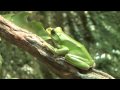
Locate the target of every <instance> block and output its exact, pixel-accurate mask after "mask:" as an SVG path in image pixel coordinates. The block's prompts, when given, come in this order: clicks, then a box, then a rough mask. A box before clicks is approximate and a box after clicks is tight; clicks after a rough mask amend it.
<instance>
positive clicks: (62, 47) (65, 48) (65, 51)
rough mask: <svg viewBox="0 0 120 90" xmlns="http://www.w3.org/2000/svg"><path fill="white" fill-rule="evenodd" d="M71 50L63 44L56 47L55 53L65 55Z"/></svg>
mask: <svg viewBox="0 0 120 90" xmlns="http://www.w3.org/2000/svg"><path fill="white" fill-rule="evenodd" d="M68 52H69V49H68V48H67V47H65V46H61V48H59V49H58V48H54V54H55V55H65V54H67V53H68Z"/></svg>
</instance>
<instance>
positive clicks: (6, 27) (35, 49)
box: [0, 16, 113, 79]
mask: <svg viewBox="0 0 120 90" xmlns="http://www.w3.org/2000/svg"><path fill="white" fill-rule="evenodd" d="M0 36H1V37H2V38H4V39H5V40H7V41H9V42H10V43H12V44H14V45H16V46H18V47H20V48H22V49H24V50H25V51H27V52H29V53H30V54H31V55H33V56H35V57H37V58H42V60H41V62H43V63H44V64H45V65H46V66H47V67H48V68H50V70H52V71H53V72H54V73H55V74H57V75H58V76H60V77H61V78H70V79H72V78H73V79H78V78H81V79H113V77H112V76H111V75H109V74H107V73H104V72H102V71H99V70H95V69H92V70H90V71H87V72H85V73H82V72H81V71H80V70H78V69H76V68H74V67H73V66H72V65H69V64H68V63H66V62H65V60H64V57H57V58H55V57H54V55H53V54H52V53H50V52H49V50H48V49H47V45H49V44H48V43H47V42H46V41H44V40H43V39H42V38H40V37H38V36H37V35H35V34H33V33H31V32H28V31H27V30H25V29H22V28H20V27H18V26H16V25H15V24H13V23H11V22H9V21H8V20H6V19H4V18H3V17H2V16H0Z"/></svg>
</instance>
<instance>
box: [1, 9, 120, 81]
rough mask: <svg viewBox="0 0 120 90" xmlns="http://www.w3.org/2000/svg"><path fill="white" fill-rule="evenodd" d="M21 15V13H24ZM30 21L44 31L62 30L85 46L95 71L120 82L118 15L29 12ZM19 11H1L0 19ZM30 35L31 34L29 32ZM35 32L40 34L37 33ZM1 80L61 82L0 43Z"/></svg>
mask: <svg viewBox="0 0 120 90" xmlns="http://www.w3.org/2000/svg"><path fill="white" fill-rule="evenodd" d="M21 12H22V11H21ZM27 12H29V13H31V15H30V17H29V19H30V20H35V21H38V22H41V23H42V24H43V25H44V28H47V27H50V26H51V27H57V26H60V27H62V28H63V29H64V31H65V32H66V33H67V34H69V35H70V36H71V37H73V38H75V39H76V40H78V41H80V42H81V43H83V44H84V45H85V46H86V48H87V49H88V51H89V52H90V54H91V55H92V57H93V58H94V60H95V62H96V65H97V66H96V68H97V69H100V70H103V71H105V72H107V73H109V74H111V75H112V76H114V77H115V78H120V65H119V64H120V61H119V60H120V47H119V46H120V35H119V34H120V30H119V28H120V12H119V11H89V12H88V11H34V12H32V11H27ZM10 13H11V14H13V13H15V14H17V13H20V11H8V12H7V11H1V12H0V14H1V15H5V14H10ZM30 31H31V30H30ZM32 32H34V33H36V34H38V35H39V34H40V32H39V30H37V29H35V30H33V31H32ZM0 78H25V79H28V78H29V79H33V78H41V79H43V78H59V77H58V76H56V75H55V74H54V73H53V72H51V71H50V70H49V69H48V68H47V66H45V65H43V64H42V63H40V62H39V60H36V58H35V57H33V56H31V55H30V54H28V53H27V52H25V51H24V50H22V49H20V48H17V47H16V46H14V45H12V44H10V43H9V42H7V41H5V40H4V39H1V40H0Z"/></svg>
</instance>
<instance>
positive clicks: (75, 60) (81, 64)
mask: <svg viewBox="0 0 120 90" xmlns="http://www.w3.org/2000/svg"><path fill="white" fill-rule="evenodd" d="M65 59H66V61H67V62H68V63H69V64H71V65H73V66H75V67H77V68H79V69H83V70H88V69H89V68H90V66H89V65H88V64H87V63H86V62H84V61H83V60H81V59H79V58H76V56H74V55H72V54H66V55H65Z"/></svg>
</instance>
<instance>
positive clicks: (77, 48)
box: [60, 34, 92, 60]
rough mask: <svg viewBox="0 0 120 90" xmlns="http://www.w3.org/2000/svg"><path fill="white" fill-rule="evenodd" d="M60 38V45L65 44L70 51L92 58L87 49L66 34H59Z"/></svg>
mask: <svg viewBox="0 0 120 90" xmlns="http://www.w3.org/2000/svg"><path fill="white" fill-rule="evenodd" d="M62 35H63V36H62ZM60 40H61V44H62V45H65V46H67V47H68V48H69V49H70V53H72V54H76V55H80V56H81V57H83V58H88V59H90V60H92V57H91V56H90V54H89V53H88V51H87V49H86V48H85V46H84V45H82V44H81V43H80V42H78V41H76V40H74V39H73V38H71V37H70V36H68V35H66V34H61V36H60Z"/></svg>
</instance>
